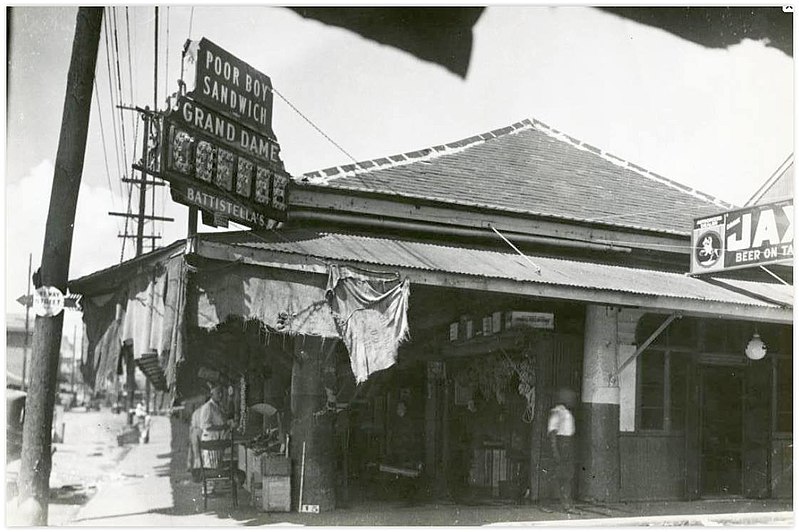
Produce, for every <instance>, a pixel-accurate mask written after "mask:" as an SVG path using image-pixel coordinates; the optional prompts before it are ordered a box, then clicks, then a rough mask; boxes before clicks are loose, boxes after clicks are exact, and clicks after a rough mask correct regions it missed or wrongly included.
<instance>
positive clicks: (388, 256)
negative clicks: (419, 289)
mask: <svg viewBox="0 0 799 532" xmlns="http://www.w3.org/2000/svg"><path fill="white" fill-rule="evenodd" d="M187 249H188V250H189V252H191V253H196V254H198V255H200V256H203V257H205V258H209V259H216V260H223V261H238V262H241V263H244V264H253V265H260V266H267V267H274V268H281V269H288V270H296V271H304V272H308V273H319V274H325V275H326V274H327V266H326V264H327V263H331V262H335V263H340V264H351V265H357V266H361V267H367V268H368V267H369V266H374V267H380V268H381V269H385V268H390V269H392V270H396V271H399V272H400V273H401V274H402V275H403V276H405V277H407V278H408V279H409V280H410V281H411V282H412V283H416V284H425V285H431V286H443V287H455V288H464V289H473V290H485V291H492V292H504V293H511V294H519V295H529V296H534V297H542V298H551V299H560V300H573V301H583V302H586V303H597V304H606V305H617V306H628V307H639V308H643V309H646V310H650V311H664V312H681V313H683V314H684V315H696V316H714V317H720V318H728V319H741V320H747V321H767V322H774V323H792V320H793V312H792V305H793V288H792V287H790V286H784V285H779V284H769V283H759V282H749V281H729V280H724V281H723V282H713V281H714V280H710V282H709V281H708V280H703V279H698V278H692V277H688V276H686V275H683V274H681V273H674V272H667V271H659V270H651V269H642V268H629V267H624V266H616V265H608V264H599V263H596V262H588V261H580V260H568V259H562V258H553V257H545V256H533V255H528V257H529V258H530V259H531V260H532V261H533V262H534V263H535V264H536V265H537V266H538V267H539V268H540V272H537V271H536V269H535V268H533V267H532V266H531V264H530V262H528V261H527V260H525V259H524V258H523V257H521V256H519V255H517V254H514V253H512V252H500V251H493V250H487V249H480V248H471V247H465V246H453V245H444V244H441V243H431V242H427V241H421V240H413V239H407V238H385V237H375V236H364V235H359V234H350V233H334V232H321V231H311V230H305V229H295V230H288V231H280V232H275V233H271V234H266V235H263V234H256V233H252V232H236V233H214V234H204V235H199V236H198V237H196V239H195V240H193V241H192V242H191V243H190V245H189V246H187Z"/></svg>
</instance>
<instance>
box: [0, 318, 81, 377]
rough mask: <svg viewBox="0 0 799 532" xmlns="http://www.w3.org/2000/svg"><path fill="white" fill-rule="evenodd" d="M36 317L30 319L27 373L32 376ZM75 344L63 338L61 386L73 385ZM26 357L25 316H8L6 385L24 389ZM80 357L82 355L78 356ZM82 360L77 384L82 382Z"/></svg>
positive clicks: (78, 365) (76, 371) (60, 364)
mask: <svg viewBox="0 0 799 532" xmlns="http://www.w3.org/2000/svg"><path fill="white" fill-rule="evenodd" d="M35 318H36V316H34V315H33V313H31V315H30V316H29V318H28V344H27V346H28V363H27V366H26V369H25V371H26V372H27V373H28V375H29V374H30V363H31V354H32V353H33V328H34V325H33V324H34V321H35ZM72 344H73V342H72V340H71V339H70V338H68V337H67V336H63V337H62V338H61V359H60V361H59V386H62V385H63V383H64V382H66V383H67V384H68V385H69V384H70V383H71V372H72V364H73V359H72V357H73V351H74V348H73V345H72ZM24 356H25V315H24V314H7V315H6V385H7V386H10V387H15V388H16V387H22V373H23V358H24ZM78 356H79V357H80V354H78ZM80 363H81V362H80V360H78V361H77V365H76V366H75V382H82V378H81V376H80Z"/></svg>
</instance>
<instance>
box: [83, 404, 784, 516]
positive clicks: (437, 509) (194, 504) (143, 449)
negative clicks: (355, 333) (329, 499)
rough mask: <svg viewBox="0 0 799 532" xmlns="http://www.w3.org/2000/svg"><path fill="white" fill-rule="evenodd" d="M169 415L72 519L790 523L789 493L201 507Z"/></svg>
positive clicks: (216, 503)
mask: <svg viewBox="0 0 799 532" xmlns="http://www.w3.org/2000/svg"><path fill="white" fill-rule="evenodd" d="M170 440H171V434H170V423H169V419H168V418H165V417H154V418H153V427H152V431H151V437H150V443H149V444H146V445H133V446H132V448H131V450H130V452H129V453H128V454H127V456H126V457H125V458H124V459H123V460H122V462H120V464H119V467H118V469H117V475H116V476H115V477H114V478H111V479H108V480H107V481H105V482H103V483H101V484H100V485H99V486H98V491H97V494H96V495H95V496H94V497H93V498H92V499H91V500H90V501H89V502H88V503H87V504H86V505H85V506H83V507H82V508H81V510H80V511H79V512H78V514H77V515H76V517H75V519H74V520H73V521H71V522H70V523H69V524H70V525H72V526H81V527H94V526H103V527H105V526H137V527H138V526H158V527H163V526H212V527H222V526H235V525H239V526H241V525H261V526H264V525H308V526H339V525H344V526H347V525H349V526H357V525H367V526H415V525H420V526H424V525H471V526H477V525H498V526H536V525H539V526H562V525H567V526H653V525H654V526H667V525H688V526H703V525H749V526H752V525H777V526H792V525H793V512H792V504H791V501H771V500H770V501H755V500H741V499H738V500H733V499H723V500H702V501H694V502H682V501H675V502H657V503H616V504H578V505H577V507H576V511H575V512H574V513H570V514H565V513H560V512H556V511H552V510H547V509H545V508H543V507H541V506H536V505H513V504H499V503H498V504H481V505H463V504H452V503H428V504H420V505H416V506H413V507H408V506H406V505H403V504H400V503H397V502H386V501H374V502H368V501H359V502H358V504H357V505H353V507H351V508H342V509H337V510H335V511H332V512H328V513H324V514H299V513H296V512H293V513H272V514H267V513H263V512H260V511H258V510H257V509H255V508H252V507H250V506H247V505H246V501H245V500H244V499H245V496H246V494H245V493H243V492H240V494H239V500H240V506H239V508H238V509H233V508H231V504H230V498H229V497H219V498H212V499H209V501H208V508H209V509H208V511H205V512H204V511H203V509H202V507H203V501H202V496H201V494H200V486H199V484H196V483H193V482H191V480H190V477H189V475H188V474H187V473H186V471H185V466H184V464H185V457H184V456H175V460H172V458H173V454H172V453H173V451H172V449H171V445H170Z"/></svg>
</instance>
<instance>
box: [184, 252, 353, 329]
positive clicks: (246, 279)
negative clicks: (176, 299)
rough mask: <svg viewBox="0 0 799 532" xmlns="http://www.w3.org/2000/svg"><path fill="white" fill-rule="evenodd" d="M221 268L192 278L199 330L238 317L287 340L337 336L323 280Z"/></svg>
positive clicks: (245, 268)
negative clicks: (300, 336)
mask: <svg viewBox="0 0 799 532" xmlns="http://www.w3.org/2000/svg"><path fill="white" fill-rule="evenodd" d="M224 268H225V269H224V270H219V269H218V268H217V269H209V270H204V271H203V270H201V271H199V272H197V273H195V274H194V275H193V277H192V283H193V285H194V286H195V287H196V289H197V325H198V326H199V327H202V328H204V329H210V328H213V327H216V326H217V325H219V324H220V323H222V322H223V321H225V320H226V319H227V318H228V316H240V317H242V318H244V319H245V320H248V319H252V318H257V319H258V320H260V321H261V322H262V323H263V324H264V325H267V326H268V327H270V328H271V329H274V330H277V331H280V332H283V333H286V334H290V335H297V334H307V335H311V336H323V337H327V338H337V337H338V336H339V335H338V331H337V330H336V326H335V323H334V322H333V316H332V314H331V312H330V307H329V306H328V303H327V300H326V298H325V285H324V278H321V277H310V276H307V275H302V274H297V273H294V272H289V271H285V270H277V269H266V268H261V267H257V266H249V265H246V264H239V265H235V267H224ZM281 314H283V315H284V319H281V318H280V315H281Z"/></svg>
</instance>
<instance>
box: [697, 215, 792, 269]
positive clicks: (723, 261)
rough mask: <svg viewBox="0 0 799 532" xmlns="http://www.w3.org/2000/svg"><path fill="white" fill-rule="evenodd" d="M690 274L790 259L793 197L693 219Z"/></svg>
mask: <svg viewBox="0 0 799 532" xmlns="http://www.w3.org/2000/svg"><path fill="white" fill-rule="evenodd" d="M691 245H692V253H691V274H701V273H710V272H717V271H722V270H731V269H738V268H748V267H752V266H760V265H764V264H772V263H776V262H783V261H789V260H792V259H793V199H789V200H784V201H779V202H776V203H769V204H765V205H753V206H751V207H746V208H743V209H737V210H734V211H729V212H725V213H721V214H717V215H715V216H706V217H704V218H698V219H696V220H694V229H693V234H692V239H691Z"/></svg>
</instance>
